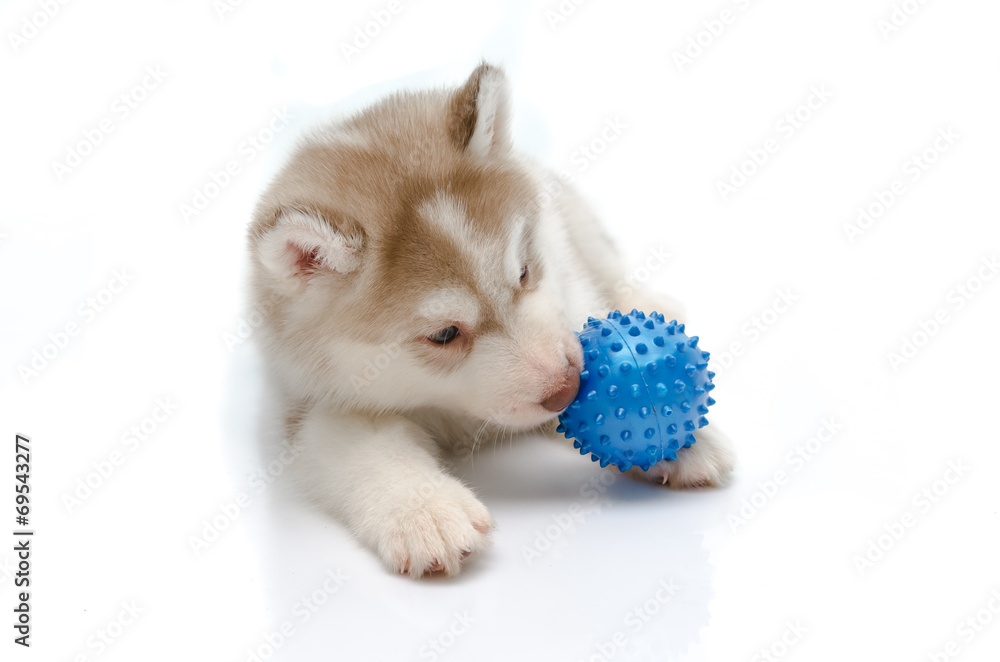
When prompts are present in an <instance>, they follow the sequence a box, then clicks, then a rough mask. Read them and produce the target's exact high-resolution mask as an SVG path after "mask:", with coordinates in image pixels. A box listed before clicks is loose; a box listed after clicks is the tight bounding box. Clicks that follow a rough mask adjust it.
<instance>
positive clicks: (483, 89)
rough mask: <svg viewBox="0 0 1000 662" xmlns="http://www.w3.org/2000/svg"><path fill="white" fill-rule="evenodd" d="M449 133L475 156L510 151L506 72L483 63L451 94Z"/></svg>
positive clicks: (458, 144)
mask: <svg viewBox="0 0 1000 662" xmlns="http://www.w3.org/2000/svg"><path fill="white" fill-rule="evenodd" d="M448 134H449V136H450V137H451V139H452V141H453V142H454V143H455V144H456V145H457V146H458V147H459V148H460V149H463V150H465V151H466V152H468V153H469V154H471V155H473V156H475V157H485V156H490V155H502V154H505V153H506V152H508V151H510V91H509V90H508V86H507V77H506V76H505V75H504V73H503V69H501V68H500V67H496V66H494V65H492V64H487V63H486V62H483V63H482V64H480V65H479V66H478V67H476V70H475V71H473V72H472V75H471V76H469V80H467V81H466V82H465V85H463V86H462V87H461V88H459V90H458V91H457V92H455V93H454V94H453V95H452V97H451V107H450V108H449V116H448Z"/></svg>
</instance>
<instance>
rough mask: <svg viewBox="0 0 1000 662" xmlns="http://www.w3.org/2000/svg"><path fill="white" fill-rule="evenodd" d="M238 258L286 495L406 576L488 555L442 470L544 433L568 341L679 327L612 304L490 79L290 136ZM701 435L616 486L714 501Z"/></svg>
mask: <svg viewBox="0 0 1000 662" xmlns="http://www.w3.org/2000/svg"><path fill="white" fill-rule="evenodd" d="M249 243H250V252H251V258H252V293H253V294H252V295H253V299H254V304H255V307H256V308H257V310H258V311H260V313H261V314H262V316H263V318H264V322H263V323H262V325H261V327H260V330H259V332H258V336H259V337H260V338H261V341H262V342H261V347H262V350H263V353H264V355H265V357H266V359H267V360H268V364H269V367H270V369H271V371H272V372H273V373H274V376H275V378H276V380H277V382H278V383H279V385H280V388H281V389H282V392H283V394H284V395H285V397H286V398H287V412H288V414H287V417H286V418H287V423H288V430H289V435H290V436H291V438H292V440H293V443H294V444H296V445H297V446H298V450H299V454H298V456H297V460H296V467H295V468H296V471H297V472H298V474H299V478H300V479H301V480H302V481H303V484H304V488H305V490H306V491H307V493H308V494H310V495H311V497H312V498H314V499H315V500H316V501H318V502H319V503H320V504H321V505H322V506H323V507H324V508H325V509H326V510H328V511H330V512H332V513H334V514H335V515H336V516H337V517H339V518H340V519H341V520H342V521H343V522H344V523H345V524H346V525H347V526H348V527H349V528H350V530H351V531H352V532H353V533H354V534H355V535H356V537H357V538H358V539H359V540H360V541H361V542H363V543H364V544H365V545H367V546H369V547H370V548H372V549H373V550H374V551H375V552H376V553H377V554H378V555H379V557H380V558H381V559H382V560H383V561H384V562H385V563H386V564H387V565H388V566H389V567H390V568H391V569H392V570H394V571H396V572H400V573H406V574H409V575H410V576H412V577H419V576H421V575H423V574H425V573H431V572H440V573H446V574H448V575H454V574H456V573H458V572H459V570H460V569H461V565H462V562H463V560H464V559H465V558H466V557H468V556H469V555H470V554H472V553H474V552H477V551H479V550H482V549H483V548H485V547H486V546H487V545H488V544H489V541H490V530H491V528H492V527H493V519H492V518H491V516H490V513H489V512H488V511H487V509H486V507H485V506H484V505H483V504H482V503H481V502H480V501H479V499H477V498H476V495H475V494H474V493H473V492H472V490H471V489H469V487H467V486H466V485H464V484H463V483H462V482H460V481H459V480H458V479H456V478H455V477H453V476H451V475H450V474H449V473H448V471H447V469H446V467H445V466H444V465H443V464H442V459H441V455H442V452H443V451H444V450H447V449H463V448H465V449H474V447H475V446H476V445H477V444H479V443H482V441H483V440H487V441H489V442H491V443H492V440H493V439H495V438H496V437H497V436H498V435H501V434H511V433H512V432H515V431H528V430H536V429H540V428H544V429H545V431H546V432H552V429H553V428H554V418H555V417H556V416H557V415H558V414H559V412H560V411H562V410H563V409H564V408H565V407H566V406H567V405H568V404H569V403H570V402H572V400H573V399H574V397H575V395H576V392H577V390H578V388H579V373H580V369H581V364H582V350H581V347H580V345H579V343H578V341H577V340H576V338H575V335H574V330H575V329H579V328H581V326H582V324H583V323H584V322H585V321H586V319H587V316H588V315H589V314H593V315H602V316H603V315H604V314H606V313H607V311H608V310H611V309H615V308H619V309H626V310H631V309H632V308H639V309H640V310H645V311H647V312H649V311H654V310H655V311H659V312H662V313H663V314H664V315H666V317H667V318H668V319H671V318H681V319H682V313H681V311H680V310H679V309H678V307H677V306H676V304H675V302H673V301H672V300H670V299H668V298H662V297H656V296H653V295H650V294H648V293H644V292H632V291H622V290H623V288H621V287H620V286H619V287H617V288H616V286H615V284H616V283H620V282H621V280H622V278H623V277H624V275H625V269H624V267H623V265H622V264H621V263H620V262H619V258H618V256H617V255H616V253H615V251H614V247H613V244H612V242H611V241H610V239H609V238H608V236H607V235H606V234H605V233H604V232H603V230H602V229H601V227H600V225H599V223H598V221H597V219H596V218H595V217H594V215H593V214H592V213H591V212H590V211H589V210H588V209H587V207H586V206H585V205H584V203H583V202H582V201H581V199H580V198H579V197H578V195H577V194H576V193H575V192H574V191H573V190H571V189H570V188H569V187H568V186H566V185H565V184H564V183H562V182H560V181H559V180H558V179H557V178H556V177H555V176H554V175H553V174H551V173H549V172H547V171H546V170H544V169H543V168H540V167H539V166H537V165H536V164H534V163H532V162H531V161H529V160H528V159H527V158H526V157H524V156H523V155H520V154H518V153H517V152H516V151H514V150H513V149H512V147H511V141H510V101H509V93H508V86H507V81H506V78H505V75H504V73H503V71H502V69H500V68H498V67H496V66H492V65H490V64H486V63H483V64H482V65H480V66H479V67H478V68H477V69H476V70H475V71H474V72H473V73H472V75H471V76H470V77H469V79H468V80H467V81H466V82H465V83H464V84H463V85H462V86H461V87H459V88H457V89H450V90H432V91H423V92H405V93H400V94H396V95H394V96H391V97H389V98H386V99H384V100H383V101H381V102H380V103H377V104H376V105H374V106H372V107H370V108H368V109H366V110H364V111H363V112H360V113H358V114H356V115H354V116H353V117H350V118H348V119H344V120H342V121H338V122H335V123H332V124H329V125H326V126H322V127H320V128H319V129H317V130H314V131H313V132H312V133H311V134H310V135H308V136H306V137H305V138H304V140H302V141H301V143H300V145H299V146H298V147H297V149H296V150H295V152H294V153H293V154H292V156H291V158H290V160H289V161H288V163H287V164H286V165H285V167H284V169H283V170H282V171H281V172H280V173H279V174H278V175H277V177H276V178H275V180H274V181H273V182H272V183H271V185H270V186H269V188H268V189H267V190H266V192H265V193H264V194H263V196H262V197H261V199H260V201H259V204H258V206H257V208H256V211H255V213H254V218H253V222H252V227H251V230H250V242H249ZM616 290H617V291H616ZM697 437H698V442H697V443H696V444H694V445H693V446H692V447H691V448H689V449H686V450H682V451H681V452H680V455H679V456H678V459H677V460H676V461H675V462H661V463H660V464H658V465H655V466H653V467H651V468H650V469H649V471H646V472H642V471H640V470H638V469H633V470H631V471H630V472H629V473H630V475H632V476H633V477H635V478H639V479H644V480H649V481H653V482H655V483H657V484H666V485H669V486H670V487H673V488H685V487H698V486H705V485H719V484H722V483H723V482H725V480H726V478H727V476H728V475H729V473H730V471H731V468H732V462H733V454H732V451H731V450H730V445H729V442H728V441H727V440H726V438H725V437H724V436H722V435H720V434H719V433H718V431H717V430H716V429H715V427H713V426H710V427H707V428H704V429H702V430H699V431H698V432H697ZM567 445H568V444H567ZM574 452H575V451H574ZM609 470H614V471H617V469H614V468H611V469H609Z"/></svg>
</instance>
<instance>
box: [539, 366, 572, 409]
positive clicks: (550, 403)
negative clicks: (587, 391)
mask: <svg viewBox="0 0 1000 662" xmlns="http://www.w3.org/2000/svg"><path fill="white" fill-rule="evenodd" d="M579 390H580V371H579V370H578V369H576V368H574V367H573V366H572V365H570V366H567V367H566V375H565V376H564V377H563V381H562V382H561V383H560V384H559V386H558V387H557V389H556V390H555V391H554V392H553V393H552V394H551V395H549V396H548V397H547V398H545V399H544V400H542V406H543V407H545V408H546V409H548V410H549V411H562V410H563V409H565V408H566V407H568V406H569V404H570V403H571V402H573V400H574V399H575V398H576V392H577V391H579Z"/></svg>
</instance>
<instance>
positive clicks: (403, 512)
mask: <svg viewBox="0 0 1000 662" xmlns="http://www.w3.org/2000/svg"><path fill="white" fill-rule="evenodd" d="M435 483H436V484H435ZM402 496H405V500H404V501H403V502H401V503H399V505H398V507H394V508H392V510H391V512H390V514H389V516H388V518H387V521H385V522H383V523H381V524H380V525H379V529H380V532H379V534H378V535H377V542H376V549H377V551H378V553H379V556H380V557H381V558H382V560H383V561H384V562H385V563H386V564H388V565H389V567H390V568H392V569H393V570H394V571H395V572H398V573H402V574H408V575H409V576H410V577H413V578H417V577H420V576H422V575H424V574H427V573H443V574H446V575H448V576H453V575H457V574H458V573H459V571H460V570H461V568H462V562H463V561H464V560H465V559H466V558H467V557H468V556H470V555H471V554H473V553H475V552H477V551H480V550H483V549H485V548H486V547H488V546H489V545H490V542H491V541H490V537H489V533H490V529H491V528H492V527H493V525H494V523H493V518H492V517H490V513H489V511H487V510H486V506H484V505H483V504H482V503H480V501H479V500H478V499H477V498H476V496H475V495H474V494H473V493H472V491H471V490H470V489H469V488H467V487H466V486H465V485H463V484H462V483H461V482H459V481H458V480H456V479H454V478H451V477H450V476H448V477H443V476H442V477H440V478H439V479H437V480H436V481H434V482H426V481H425V482H422V483H420V484H419V485H416V484H415V485H412V486H411V487H410V489H408V490H407V491H406V494H405V495H402Z"/></svg>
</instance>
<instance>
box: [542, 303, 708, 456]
mask: <svg viewBox="0 0 1000 662" xmlns="http://www.w3.org/2000/svg"><path fill="white" fill-rule="evenodd" d="M578 336H579V338H580V344H581V345H583V356H584V365H583V372H581V373H580V391H579V393H577V396H576V400H574V401H573V403H572V404H570V406H569V407H568V408H567V409H566V410H565V411H564V412H563V413H562V414H561V415H560V416H559V427H558V428H557V431H559V432H562V433H564V434H565V436H566V437H567V438H575V441H574V442H573V446H574V447H575V448H579V449H580V454H581V455H586V454H587V453H590V454H591V458H590V459H591V460H593V461H594V462H600V463H601V466H602V467H606V466H608V465H609V464H614V465H616V466H617V467H618V468H619V469H621V470H622V471H627V470H629V469H630V468H632V467H640V468H641V469H642V470H643V471H646V470H647V469H649V467H651V466H652V465H654V464H656V463H657V462H659V461H661V460H676V459H677V451H678V450H680V449H681V448H687V447H688V446H690V445H691V444H693V443H695V436H694V431H695V430H697V429H698V428H702V427H705V426H706V425H708V419H707V418H705V415H706V414H708V408H709V407H710V406H712V405H713V404H715V400H714V399H713V398H712V397H711V395H710V394H709V393H710V392H711V390H712V389H714V388H715V385H714V384H713V383H712V377H714V376H715V373H713V372H711V371H710V370H708V357H709V354H708V352H705V351H702V350H701V349H699V348H698V336H691V337H688V336H687V335H686V334H685V333H684V325H683V324H678V323H677V321H676V320H672V321H670V322H666V321H665V320H664V318H663V315H660V314H657V313H655V312H654V313H650V314H649V315H645V314H643V313H640V312H638V311H636V310H633V311H632V312H631V313H630V314H628V315H622V314H621V313H620V312H618V311H617V310H616V311H614V312H613V313H610V314H609V315H608V318H607V319H595V318H593V317H591V318H590V319H589V320H588V321H587V324H586V325H585V326H584V328H583V331H582V332H581V333H579V334H578Z"/></svg>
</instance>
